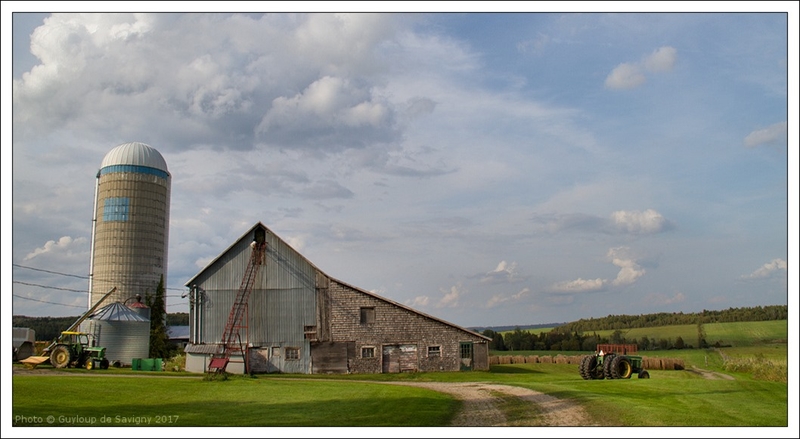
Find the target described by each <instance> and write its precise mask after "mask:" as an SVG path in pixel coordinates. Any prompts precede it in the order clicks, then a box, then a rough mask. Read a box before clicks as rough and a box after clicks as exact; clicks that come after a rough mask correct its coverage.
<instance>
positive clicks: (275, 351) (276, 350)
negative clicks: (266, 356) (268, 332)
mask: <svg viewBox="0 0 800 439" xmlns="http://www.w3.org/2000/svg"><path fill="white" fill-rule="evenodd" d="M272 356H273V357H280V356H281V348H280V346H273V347H272Z"/></svg>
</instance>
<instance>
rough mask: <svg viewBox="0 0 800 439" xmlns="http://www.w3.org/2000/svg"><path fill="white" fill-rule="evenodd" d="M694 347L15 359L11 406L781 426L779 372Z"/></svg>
mask: <svg viewBox="0 0 800 439" xmlns="http://www.w3.org/2000/svg"><path fill="white" fill-rule="evenodd" d="M705 355H706V356H718V355H719V354H716V353H714V351H708V352H705ZM697 358H699V357H698V354H697V353H696V352H694V353H692V355H690V356H687V357H686V360H687V361H686V369H685V370H669V371H667V370H653V371H651V379H637V378H632V379H629V380H590V381H587V380H584V379H582V378H581V377H580V375H579V374H578V370H577V367H576V366H575V365H574V364H558V363H522V364H497V365H492V368H491V370H490V371H489V372H466V373H464V372H441V373H435V372H434V373H401V374H374V375H358V374H356V375H290V374H274V375H272V374H270V375H256V376H253V377H250V376H231V377H230V378H229V379H227V380H208V379H206V378H205V376H204V375H201V374H188V373H185V372H138V373H134V372H131V371H130V370H125V369H115V368H111V369H109V370H94V371H86V370H79V369H75V370H67V371H65V370H55V369H52V368H49V367H38V368H36V369H33V370H30V369H26V368H24V367H21V366H18V365H16V366H15V367H14V372H15V373H14V375H13V413H12V415H13V417H14V423H13V424H14V427H25V426H34V425H35V426H65V425H66V426H103V425H106V426H125V427H136V426H142V425H150V426H154V425H156V424H155V422H160V423H161V424H159V425H157V426H183V427H207V426H214V427H323V426H324V427H464V426H492V427H588V426H600V427H611V426H626V427H687V426H694V427H757V428H758V429H759V430H758V432H752V433H751V434H752V435H753V437H755V436H759V435H760V434H762V433H763V432H765V431H766V432H768V435H769V436H771V437H775V436H782V435H784V433H786V430H787V427H789V415H788V413H789V394H788V385H787V383H786V382H774V381H767V380H758V379H753V378H752V377H751V374H750V373H747V372H728V371H725V370H724V369H722V368H720V367H718V366H717V365H718V364H719V361H717V359H716V358H715V360H714V361H712V362H710V363H709V369H705V368H704V367H703V366H704V365H703V364H698V363H697V361H696V359H697ZM143 383H146V384H143ZM156 383H157V384H156ZM401 384H402V385H401ZM48 395H51V396H48ZM56 395H57V396H56ZM87 395H91V398H87ZM634 407H635V409H632V408H634ZM48 416H50V417H52V418H51V419H52V421H51V422H48V419H49V418H48ZM104 416H105V417H106V418H103V417H104ZM103 419H105V421H107V422H106V423H105V424H104V423H103V422H102V420H103ZM31 420H33V421H36V420H42V421H41V422H40V423H31V422H29V421H31ZM145 422H149V423H148V424H144V423H145ZM164 423H167V424H164ZM765 428H766V430H765Z"/></svg>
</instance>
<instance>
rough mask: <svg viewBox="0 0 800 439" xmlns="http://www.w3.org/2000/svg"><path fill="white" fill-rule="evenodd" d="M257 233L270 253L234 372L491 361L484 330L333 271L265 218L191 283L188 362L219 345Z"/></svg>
mask: <svg viewBox="0 0 800 439" xmlns="http://www.w3.org/2000/svg"><path fill="white" fill-rule="evenodd" d="M261 240H263V241H265V242H266V243H267V250H266V256H267V257H266V258H265V262H264V264H263V266H262V267H260V271H259V273H258V276H257V278H256V281H255V283H254V285H253V289H252V292H251V293H250V296H249V300H248V305H247V317H246V319H245V320H244V321H245V322H246V323H245V325H244V326H245V327H244V328H243V329H240V330H239V338H241V339H242V343H241V345H242V346H243V347H244V348H245V349H244V350H245V351H246V352H247V355H246V358H244V356H238V357H236V356H232V357H231V363H230V365H229V366H228V369H227V370H228V371H229V372H234V373H235V372H245V370H247V371H248V372H252V373H261V372H265V373H271V372H285V373H381V372H404V371H441V370H448V371H457V370H488V369H489V361H488V341H489V339H488V338H487V337H485V336H483V335H480V334H478V333H475V332H473V331H469V330H467V329H464V328H461V327H459V326H457V325H454V324H452V323H449V322H446V321H443V320H441V319H437V318H436V317H433V316H429V315H427V314H424V313H421V312H419V311H416V310H414V309H412V308H410V307H407V306H405V305H402V304H399V303H397V302H394V301H391V300H389V299H386V298H383V297H380V296H378V295H376V294H374V293H371V292H368V291H365V290H363V289H360V288H357V287H354V286H352V285H349V284H346V283H344V282H341V281H339V280H337V279H334V278H331V277H329V276H328V275H326V274H325V273H323V272H322V271H321V270H319V269H318V268H316V267H315V266H314V265H313V264H312V263H311V262H310V261H308V260H307V259H306V258H304V257H303V256H302V255H300V254H299V253H298V252H297V251H295V250H294V249H293V248H292V247H291V246H289V245H288V244H286V243H285V242H284V241H283V240H281V239H280V238H279V237H278V236H277V235H275V234H274V233H272V232H271V231H270V230H269V229H268V228H266V227H265V226H264V225H263V224H261V223H260V222H259V223H256V225H254V226H253V227H252V228H251V229H250V230H249V231H248V232H247V233H245V234H244V235H242V237H241V238H240V239H239V240H237V241H236V242H235V243H234V244H232V245H231V246H230V247H228V249H226V250H225V251H224V252H223V253H221V254H220V255H219V256H218V257H217V258H215V259H214V260H213V261H212V262H211V263H209V265H207V266H206V268H204V269H203V270H202V271H200V273H198V274H197V275H195V276H194V277H192V278H191V279H190V280H189V281H188V282H186V286H187V287H189V288H190V295H191V299H192V300H191V304H190V313H189V317H190V343H189V345H187V347H186V349H185V351H186V353H187V366H186V367H187V370H189V371H194V372H205V371H207V370H208V363H209V360H210V357H211V356H212V355H213V354H215V353H219V352H221V351H222V346H221V341H220V340H221V337H222V334H223V331H224V328H225V327H226V323H227V321H228V318H229V314H230V310H231V307H232V305H233V302H234V298H235V296H236V293H237V292H238V290H239V287H240V286H241V285H242V284H241V283H242V276H243V274H244V272H245V269H246V265H247V261H248V258H249V255H250V251H251V250H250V249H251V247H250V243H251V242H254V241H261ZM245 359H246V360H247V361H245Z"/></svg>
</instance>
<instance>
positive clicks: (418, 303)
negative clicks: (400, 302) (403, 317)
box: [406, 296, 431, 308]
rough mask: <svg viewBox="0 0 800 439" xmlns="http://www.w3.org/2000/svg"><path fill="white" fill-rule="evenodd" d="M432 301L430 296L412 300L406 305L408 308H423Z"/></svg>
mask: <svg viewBox="0 0 800 439" xmlns="http://www.w3.org/2000/svg"><path fill="white" fill-rule="evenodd" d="M430 301H431V299H430V297H428V296H417V297H415V298H414V299H413V300H411V301H410V302H407V303H406V304H407V305H408V306H410V307H412V308H414V307H421V308H422V307H426V306H428V304H429V303H430Z"/></svg>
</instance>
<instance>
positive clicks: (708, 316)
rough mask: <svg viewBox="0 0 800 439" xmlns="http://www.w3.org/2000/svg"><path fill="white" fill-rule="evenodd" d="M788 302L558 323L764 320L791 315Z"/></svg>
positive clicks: (567, 327) (575, 327)
mask: <svg viewBox="0 0 800 439" xmlns="http://www.w3.org/2000/svg"><path fill="white" fill-rule="evenodd" d="M788 315H789V309H788V305H771V306H756V307H752V308H728V309H726V310H722V311H708V310H703V311H702V312H699V313H682V312H678V313H657V314H642V315H635V316H631V315H624V314H623V315H618V316H616V315H609V316H608V317H602V318H598V319H595V318H590V319H580V320H578V321H575V322H571V323H566V324H564V325H561V326H558V327H557V329H562V330H564V331H570V332H572V331H578V332H586V331H605V330H612V329H632V328H652V327H655V326H671V325H694V324H696V323H697V322H698V320H701V321H702V322H703V323H729V322H763V321H767V320H786V319H788Z"/></svg>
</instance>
